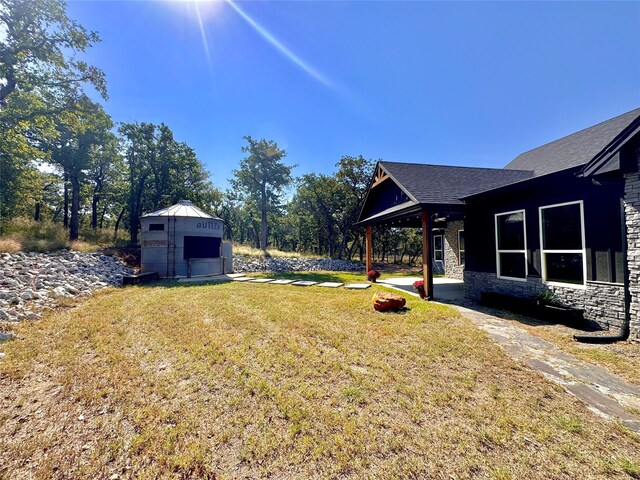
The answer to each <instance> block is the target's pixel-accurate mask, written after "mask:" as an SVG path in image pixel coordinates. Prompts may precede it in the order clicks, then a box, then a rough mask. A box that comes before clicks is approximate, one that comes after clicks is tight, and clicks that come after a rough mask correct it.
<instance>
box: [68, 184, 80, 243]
mask: <svg viewBox="0 0 640 480" xmlns="http://www.w3.org/2000/svg"><path fill="white" fill-rule="evenodd" d="M70 180H71V223H70V225H69V240H71V241H74V240H78V235H79V231H80V217H79V214H80V181H79V180H78V177H77V176H75V175H74V176H72V177H71V178H70Z"/></svg>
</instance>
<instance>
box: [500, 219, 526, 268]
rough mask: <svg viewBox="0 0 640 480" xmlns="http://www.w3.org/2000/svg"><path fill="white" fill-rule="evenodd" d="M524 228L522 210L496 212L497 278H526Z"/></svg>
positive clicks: (524, 222)
mask: <svg viewBox="0 0 640 480" xmlns="http://www.w3.org/2000/svg"><path fill="white" fill-rule="evenodd" d="M526 230H527V229H526V221H525V212H524V210H516V211H513V212H505V213H498V214H496V272H497V275H498V277H499V278H510V279H513V280H526V278H527V239H526V234H525V232H526Z"/></svg>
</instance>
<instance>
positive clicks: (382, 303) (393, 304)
mask: <svg viewBox="0 0 640 480" xmlns="http://www.w3.org/2000/svg"><path fill="white" fill-rule="evenodd" d="M372 301H373V308H374V310H376V311H378V312H388V311H390V310H400V309H401V308H403V307H404V306H405V304H406V303H407V301H406V300H405V299H404V297H403V296H402V295H398V294H397V293H389V292H378V293H374V294H373V299H372Z"/></svg>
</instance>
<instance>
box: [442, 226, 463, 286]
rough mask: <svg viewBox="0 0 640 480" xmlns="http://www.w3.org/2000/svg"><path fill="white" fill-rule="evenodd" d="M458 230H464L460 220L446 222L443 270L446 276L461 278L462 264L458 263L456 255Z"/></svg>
mask: <svg viewBox="0 0 640 480" xmlns="http://www.w3.org/2000/svg"><path fill="white" fill-rule="evenodd" d="M458 230H464V222H463V221H462V220H460V221H456V222H448V223H447V228H446V229H445V231H444V272H445V276H446V277H447V278H455V279H457V280H462V279H463V276H464V266H462V265H460V260H459V257H458Z"/></svg>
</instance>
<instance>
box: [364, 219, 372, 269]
mask: <svg viewBox="0 0 640 480" xmlns="http://www.w3.org/2000/svg"><path fill="white" fill-rule="evenodd" d="M366 252H367V272H369V271H370V270H373V239H372V238H371V225H367V241H366Z"/></svg>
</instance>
